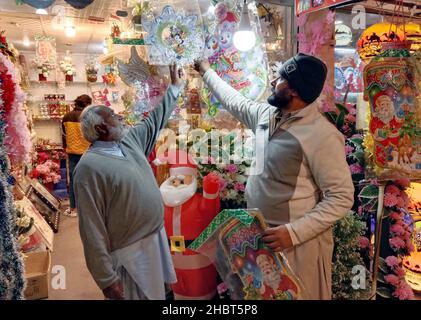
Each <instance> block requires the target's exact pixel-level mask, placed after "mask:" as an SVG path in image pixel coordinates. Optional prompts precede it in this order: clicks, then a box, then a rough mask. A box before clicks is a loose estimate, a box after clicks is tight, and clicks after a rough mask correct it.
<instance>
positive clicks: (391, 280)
mask: <svg viewBox="0 0 421 320" xmlns="http://www.w3.org/2000/svg"><path fill="white" fill-rule="evenodd" d="M384 279H385V280H386V282H388V283H390V284H391V285H392V286H396V285H397V284H398V283H399V278H398V277H397V276H395V275H394V274H388V275H385V276H384Z"/></svg>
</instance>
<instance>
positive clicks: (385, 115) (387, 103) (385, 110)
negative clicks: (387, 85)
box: [376, 96, 395, 123]
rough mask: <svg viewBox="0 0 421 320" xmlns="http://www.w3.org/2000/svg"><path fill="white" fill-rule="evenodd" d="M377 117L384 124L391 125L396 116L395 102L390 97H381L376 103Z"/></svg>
mask: <svg viewBox="0 0 421 320" xmlns="http://www.w3.org/2000/svg"><path fill="white" fill-rule="evenodd" d="M376 107H377V110H376V116H377V117H378V118H379V119H380V120H381V121H382V122H383V123H389V122H390V121H391V120H392V119H393V116H394V113H395V109H394V107H393V102H392V100H391V99H390V98H389V97H388V96H381V97H379V98H378V99H377V101H376Z"/></svg>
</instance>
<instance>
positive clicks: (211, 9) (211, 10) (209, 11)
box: [208, 4, 215, 15]
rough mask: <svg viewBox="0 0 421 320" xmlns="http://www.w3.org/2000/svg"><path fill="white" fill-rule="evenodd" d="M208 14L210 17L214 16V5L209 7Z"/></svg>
mask: <svg viewBox="0 0 421 320" xmlns="http://www.w3.org/2000/svg"><path fill="white" fill-rule="evenodd" d="M208 14H210V15H214V14H215V6H214V5H212V4H211V5H210V6H209V8H208Z"/></svg>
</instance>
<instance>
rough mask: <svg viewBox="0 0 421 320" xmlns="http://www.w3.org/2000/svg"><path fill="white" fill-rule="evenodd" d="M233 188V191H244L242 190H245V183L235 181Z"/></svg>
mask: <svg viewBox="0 0 421 320" xmlns="http://www.w3.org/2000/svg"><path fill="white" fill-rule="evenodd" d="M234 189H235V191H241V192H244V191H245V190H246V187H245V185H244V184H242V183H240V182H236V183H235V184H234Z"/></svg>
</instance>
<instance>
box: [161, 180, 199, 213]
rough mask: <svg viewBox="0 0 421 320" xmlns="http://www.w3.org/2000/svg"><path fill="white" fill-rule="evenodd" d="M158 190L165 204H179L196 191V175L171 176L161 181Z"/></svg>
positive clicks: (172, 205)
mask: <svg viewBox="0 0 421 320" xmlns="http://www.w3.org/2000/svg"><path fill="white" fill-rule="evenodd" d="M160 190H161V195H162V198H163V200H164V203H165V205H166V206H169V207H176V206H180V205H182V204H183V203H185V202H186V201H188V200H189V199H191V198H192V197H193V196H194V194H195V193H196V190H197V181H196V177H194V176H192V175H175V176H171V177H169V178H168V179H167V180H165V181H164V182H163V183H162V185H161V187H160Z"/></svg>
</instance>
